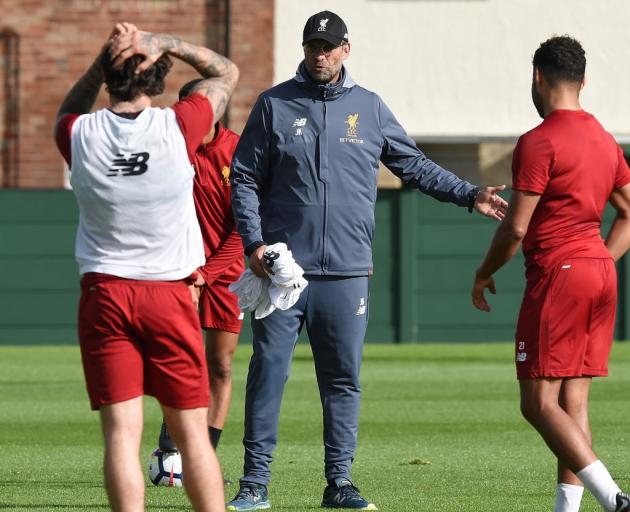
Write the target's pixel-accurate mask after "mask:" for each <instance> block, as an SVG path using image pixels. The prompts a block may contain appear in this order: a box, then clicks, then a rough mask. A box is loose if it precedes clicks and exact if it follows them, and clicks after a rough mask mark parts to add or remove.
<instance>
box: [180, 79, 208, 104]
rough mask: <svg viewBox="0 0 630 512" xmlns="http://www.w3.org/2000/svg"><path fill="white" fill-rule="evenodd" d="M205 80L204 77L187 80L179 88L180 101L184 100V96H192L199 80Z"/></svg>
mask: <svg viewBox="0 0 630 512" xmlns="http://www.w3.org/2000/svg"><path fill="white" fill-rule="evenodd" d="M203 80H204V79H203V78H195V79H193V80H191V81H190V82H187V83H185V84H184V85H182V88H181V89H180V90H179V101H182V100H183V99H184V98H187V97H188V96H190V95H191V94H192V92H193V89H194V88H195V86H196V85H197V84H198V83H199V82H203Z"/></svg>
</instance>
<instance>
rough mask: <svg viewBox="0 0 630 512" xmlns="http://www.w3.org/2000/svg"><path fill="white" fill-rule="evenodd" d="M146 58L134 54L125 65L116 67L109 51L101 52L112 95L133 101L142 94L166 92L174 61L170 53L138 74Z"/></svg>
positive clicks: (106, 82) (106, 78)
mask: <svg viewBox="0 0 630 512" xmlns="http://www.w3.org/2000/svg"><path fill="white" fill-rule="evenodd" d="M144 59H145V57H144V55H139V54H137V55H132V56H131V57H129V58H128V59H127V60H126V61H125V62H124V63H123V65H122V66H121V67H120V68H118V69H115V68H114V63H113V62H112V59H111V56H110V54H109V52H108V51H103V53H102V54H101V67H102V68H103V75H104V77H105V85H107V91H108V92H109V94H110V95H112V96H113V97H115V98H116V99H117V100H120V101H132V100H134V99H136V98H137V97H138V96H140V95H142V94H146V95H147V96H149V97H151V96H157V95H158V94H162V93H163V92H164V86H165V84H164V78H165V77H166V75H168V72H169V71H170V70H171V67H172V66H173V63H172V62H171V59H169V58H168V55H162V56H161V57H160V58H159V59H158V60H157V61H155V62H154V63H153V65H152V66H151V67H149V68H148V69H145V70H144V71H143V72H142V73H139V74H136V72H135V71H136V68H137V67H138V64H140V63H141V62H142V61H143V60H144Z"/></svg>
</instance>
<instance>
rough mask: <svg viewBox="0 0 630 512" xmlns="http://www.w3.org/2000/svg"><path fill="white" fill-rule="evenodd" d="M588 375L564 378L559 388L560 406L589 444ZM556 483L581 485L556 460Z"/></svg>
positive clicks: (573, 474) (569, 471)
mask: <svg viewBox="0 0 630 512" xmlns="http://www.w3.org/2000/svg"><path fill="white" fill-rule="evenodd" d="M591 381H592V379H591V378H590V377H578V378H573V379H564V381H563V383H562V387H561V388H560V407H562V409H563V410H564V411H565V412H566V413H567V414H568V415H569V416H571V418H573V420H574V421H575V422H576V423H577V424H578V426H579V427H580V429H581V430H582V432H583V433H584V435H585V436H586V439H587V440H588V442H589V445H590V446H592V444H593V438H592V435H591V426H590V423H589V420H588V394H589V391H590V389H591ZM558 483H565V484H572V485H580V486H581V485H582V482H581V481H580V479H579V478H578V477H577V476H575V473H573V471H571V470H570V469H569V468H567V467H566V466H564V465H563V464H562V463H561V462H560V461H558Z"/></svg>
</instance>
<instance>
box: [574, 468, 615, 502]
mask: <svg viewBox="0 0 630 512" xmlns="http://www.w3.org/2000/svg"><path fill="white" fill-rule="evenodd" d="M575 475H576V476H577V477H578V478H579V479H580V480H582V482H583V483H584V487H586V488H587V489H588V490H589V491H591V494H593V496H595V498H597V501H599V504H600V505H601V506H602V507H604V510H606V511H607V512H615V509H616V508H617V501H616V499H615V497H616V496H617V493H618V492H621V490H620V489H619V487H618V486H617V484H616V483H615V481H614V480H613V479H612V476H610V473H609V472H608V470H607V469H606V466H604V465H603V464H602V462H601V461H600V460H596V461H595V462H593V463H592V464H589V465H588V466H586V467H585V468H584V469H581V470H580V471H578V472H577V473H576V474H575Z"/></svg>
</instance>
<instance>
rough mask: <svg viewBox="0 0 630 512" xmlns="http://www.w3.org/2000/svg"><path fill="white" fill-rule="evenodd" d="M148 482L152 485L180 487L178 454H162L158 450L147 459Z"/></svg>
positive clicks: (180, 472) (180, 462) (179, 460)
mask: <svg viewBox="0 0 630 512" xmlns="http://www.w3.org/2000/svg"><path fill="white" fill-rule="evenodd" d="M149 480H151V482H153V485H165V486H167V487H181V486H182V457H181V455H180V454H179V452H163V451H162V450H160V449H159V448H157V449H155V450H154V451H153V453H151V457H150V458H149Z"/></svg>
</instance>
